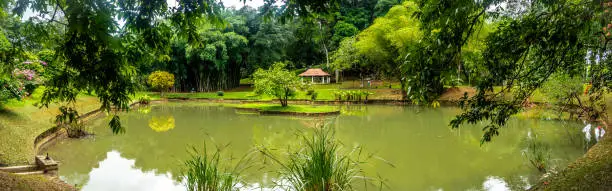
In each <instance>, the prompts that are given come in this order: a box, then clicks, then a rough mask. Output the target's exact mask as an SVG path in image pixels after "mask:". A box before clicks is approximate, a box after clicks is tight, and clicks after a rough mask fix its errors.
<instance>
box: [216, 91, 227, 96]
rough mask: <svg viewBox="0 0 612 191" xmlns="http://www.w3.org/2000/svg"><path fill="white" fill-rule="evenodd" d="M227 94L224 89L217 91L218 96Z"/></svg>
mask: <svg viewBox="0 0 612 191" xmlns="http://www.w3.org/2000/svg"><path fill="white" fill-rule="evenodd" d="M224 95H225V93H224V92H223V91H218V92H217V96H219V97H223V96H224Z"/></svg>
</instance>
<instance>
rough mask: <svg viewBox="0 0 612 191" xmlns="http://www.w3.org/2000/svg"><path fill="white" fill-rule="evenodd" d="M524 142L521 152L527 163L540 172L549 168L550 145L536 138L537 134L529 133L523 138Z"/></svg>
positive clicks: (544, 171)
mask: <svg viewBox="0 0 612 191" xmlns="http://www.w3.org/2000/svg"><path fill="white" fill-rule="evenodd" d="M524 144H525V149H524V150H523V152H522V153H523V156H525V158H526V159H527V160H528V161H529V164H531V166H532V167H534V168H535V169H537V170H538V171H540V172H541V173H546V172H547V171H548V170H549V169H550V166H549V165H550V163H549V161H550V152H551V150H550V146H549V145H548V144H546V143H544V142H543V141H540V140H538V135H537V134H533V136H531V135H530V136H529V137H528V138H527V139H525V140H524Z"/></svg>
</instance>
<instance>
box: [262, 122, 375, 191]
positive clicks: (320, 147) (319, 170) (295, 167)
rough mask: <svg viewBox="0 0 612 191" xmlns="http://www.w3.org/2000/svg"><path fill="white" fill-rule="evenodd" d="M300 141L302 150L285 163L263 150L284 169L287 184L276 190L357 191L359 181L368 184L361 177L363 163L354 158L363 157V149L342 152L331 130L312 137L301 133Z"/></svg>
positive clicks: (321, 129)
mask: <svg viewBox="0 0 612 191" xmlns="http://www.w3.org/2000/svg"><path fill="white" fill-rule="evenodd" d="M301 139H302V141H301V144H300V146H301V148H300V149H298V150H296V151H294V152H290V153H289V156H288V159H287V160H286V161H282V160H281V159H280V158H279V157H277V156H274V155H273V154H272V153H271V152H270V150H268V149H266V148H260V151H261V153H263V154H264V155H265V156H267V158H270V159H272V161H275V162H276V163H278V164H279V165H280V166H281V169H280V171H279V174H280V177H281V179H282V180H283V181H284V182H281V183H280V184H278V183H277V187H280V188H281V189H283V190H295V191H336V190H354V187H353V185H354V183H355V181H356V180H357V179H363V180H366V178H365V177H364V176H360V174H362V173H363V172H362V170H361V168H360V164H361V162H360V161H359V160H353V159H352V158H351V156H353V155H358V156H360V155H361V149H360V148H355V149H353V150H351V151H350V152H343V151H342V149H341V144H340V143H339V142H338V141H337V140H336V139H335V136H334V133H333V131H332V130H326V128H320V129H317V130H315V132H314V133H313V134H312V135H311V136H308V135H306V134H305V133H302V134H301Z"/></svg>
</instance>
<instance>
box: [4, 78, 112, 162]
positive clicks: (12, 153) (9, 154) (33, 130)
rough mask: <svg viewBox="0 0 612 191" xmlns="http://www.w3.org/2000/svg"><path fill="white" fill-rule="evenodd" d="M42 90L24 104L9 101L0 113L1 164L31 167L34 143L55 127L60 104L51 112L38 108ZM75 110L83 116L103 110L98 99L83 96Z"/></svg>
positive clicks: (76, 104)
mask: <svg viewBox="0 0 612 191" xmlns="http://www.w3.org/2000/svg"><path fill="white" fill-rule="evenodd" d="M41 93H42V90H37V91H36V92H34V93H33V95H32V96H31V97H29V98H26V99H25V100H22V101H17V100H10V101H8V102H7V103H5V104H4V105H3V108H1V109H0V143H2V144H0V164H4V165H16V164H29V163H32V162H33V161H34V155H35V154H36V153H34V152H35V151H34V139H35V138H36V136H38V135H39V134H41V133H43V132H45V131H46V130H48V129H49V128H52V127H53V126H54V124H53V120H54V119H55V116H56V115H57V114H59V111H58V108H59V107H60V106H61V104H52V105H49V108H38V107H37V106H35V103H36V102H37V100H39V99H40V95H41ZM74 107H75V108H76V109H77V110H78V111H79V112H80V113H85V112H88V111H93V110H95V109H98V108H99V107H100V104H99V102H98V99H97V98H96V97H93V96H88V95H82V96H79V97H78V98H77V102H76V103H75V104H74Z"/></svg>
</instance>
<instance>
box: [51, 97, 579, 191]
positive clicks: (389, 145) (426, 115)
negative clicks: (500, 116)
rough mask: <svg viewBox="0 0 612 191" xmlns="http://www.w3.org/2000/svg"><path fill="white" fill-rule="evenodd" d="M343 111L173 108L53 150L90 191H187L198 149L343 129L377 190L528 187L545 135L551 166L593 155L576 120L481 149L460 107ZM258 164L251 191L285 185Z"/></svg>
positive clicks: (100, 124) (226, 150) (230, 151)
mask: <svg viewBox="0 0 612 191" xmlns="http://www.w3.org/2000/svg"><path fill="white" fill-rule="evenodd" d="M342 110H343V113H344V114H343V115H340V116H337V117H327V118H324V119H320V118H298V117H281V116H259V115H253V114H241V113H237V112H236V111H235V110H234V109H232V108H227V107H222V106H215V105H210V104H206V103H198V102H170V103H164V104H160V105H153V106H151V107H146V108H139V109H135V110H134V111H132V112H129V113H125V114H121V120H122V121H123V124H124V125H125V126H126V133H125V134H120V135H113V134H112V133H111V131H110V129H109V128H108V127H107V123H108V120H104V119H100V120H94V122H92V123H91V124H90V127H91V128H92V130H93V132H95V134H96V135H95V136H93V137H90V138H86V139H78V140H74V139H73V140H62V141H60V142H58V143H57V144H55V145H53V146H51V147H50V148H48V149H47V150H46V151H43V152H48V153H49V155H50V156H52V157H54V159H56V160H58V161H60V162H61V166H60V170H59V175H60V178H61V179H62V180H64V181H66V182H68V183H70V184H73V185H75V184H76V185H78V187H81V188H82V189H83V190H114V191H119V190H184V189H185V188H184V186H183V184H182V183H181V181H180V178H179V175H180V172H181V169H182V162H183V161H184V160H186V159H188V158H189V151H190V150H191V148H202V147H203V146H204V145H206V146H207V147H208V148H212V147H214V146H216V147H218V148H222V153H223V155H224V156H225V159H228V158H234V159H235V158H239V157H241V156H244V155H246V154H247V153H250V152H252V151H253V148H254V146H255V145H266V146H267V147H269V148H277V149H278V150H279V153H280V150H283V149H285V150H286V148H287V147H290V146H291V145H296V144H297V143H298V142H299V141H300V139H298V138H297V134H299V133H298V132H302V133H307V132H309V131H312V129H313V127H314V126H316V125H317V124H323V123H325V124H327V126H328V128H333V129H334V130H335V133H336V138H337V139H338V140H339V141H340V142H341V143H342V144H343V150H344V151H348V150H350V149H351V148H354V147H357V146H359V147H361V148H362V152H363V154H362V155H364V156H367V157H364V158H366V159H367V160H366V163H364V164H363V165H362V167H363V170H364V173H365V174H364V175H365V176H367V177H370V178H371V179H372V180H370V181H369V183H367V184H365V186H368V188H367V189H373V190H378V188H375V187H378V185H379V184H380V182H384V184H385V185H386V186H383V190H510V189H512V190H514V189H524V188H526V187H529V185H531V184H533V183H534V182H536V181H537V179H538V178H539V176H540V175H541V174H540V173H539V172H538V171H537V170H536V169H535V168H533V167H532V166H530V164H529V162H528V160H527V159H526V157H525V156H524V155H523V151H525V149H526V148H527V146H526V144H525V142H526V141H525V140H526V139H527V137H536V136H537V139H538V140H539V141H541V142H543V143H544V144H546V145H547V146H548V147H550V149H551V150H550V152H549V153H548V154H550V164H551V165H553V166H558V167H560V168H562V167H564V166H565V165H566V164H567V163H568V162H571V161H573V160H575V159H576V158H577V157H579V156H581V155H582V154H583V153H584V148H583V147H584V146H583V144H584V143H583V139H582V136H581V134H580V129H581V125H580V124H578V123H573V122H563V121H549V120H526V119H517V118H514V119H512V120H511V121H510V122H509V124H508V125H507V127H505V128H503V129H501V135H500V136H499V137H495V138H494V140H493V142H492V143H487V144H484V145H482V146H481V145H480V138H481V136H482V131H481V128H482V127H483V124H478V125H466V126H462V128H460V129H451V128H450V127H449V126H448V124H449V121H450V120H451V119H452V118H453V117H454V115H456V114H458V113H459V112H460V110H459V109H457V108H451V107H443V108H437V109H432V108H422V107H415V106H359V105H356V106H343V107H342ZM209 150H210V149H209ZM262 158H263V157H262ZM228 161H229V160H228ZM232 161H235V160H232ZM253 161H255V162H256V163H253V165H252V166H253V167H251V168H250V169H249V170H248V171H247V172H245V174H244V177H245V179H246V180H247V182H248V184H249V185H246V186H245V187H244V188H242V189H241V190H249V189H252V190H262V189H261V188H262V187H263V188H266V189H264V190H269V187H271V185H272V182H273V181H275V180H278V175H277V173H275V172H274V169H275V168H277V167H274V165H273V163H272V162H270V160H264V159H261V160H260V159H259V158H258V159H255V160H253ZM228 163H232V162H228ZM360 184H361V183H360ZM365 186H360V189H361V187H365ZM363 189H365V188H363Z"/></svg>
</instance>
